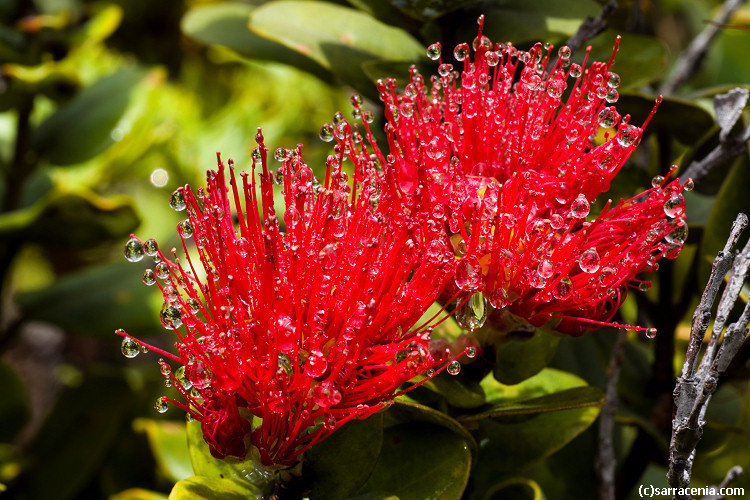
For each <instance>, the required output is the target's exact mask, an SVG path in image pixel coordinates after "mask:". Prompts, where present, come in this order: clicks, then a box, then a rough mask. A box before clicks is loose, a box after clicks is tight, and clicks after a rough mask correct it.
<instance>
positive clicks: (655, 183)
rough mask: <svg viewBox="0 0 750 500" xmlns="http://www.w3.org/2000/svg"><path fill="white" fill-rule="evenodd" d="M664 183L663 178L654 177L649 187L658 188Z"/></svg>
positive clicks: (659, 176)
mask: <svg viewBox="0 0 750 500" xmlns="http://www.w3.org/2000/svg"><path fill="white" fill-rule="evenodd" d="M663 182H664V177H662V176H661V175H656V176H654V177H653V178H652V179H651V187H659V186H661V185H662V183H663Z"/></svg>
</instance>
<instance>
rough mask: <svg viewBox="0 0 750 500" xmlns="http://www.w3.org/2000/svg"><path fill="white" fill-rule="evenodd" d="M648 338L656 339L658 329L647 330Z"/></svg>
mask: <svg viewBox="0 0 750 500" xmlns="http://www.w3.org/2000/svg"><path fill="white" fill-rule="evenodd" d="M646 337H648V338H650V339H652V338H654V337H656V328H648V329H647V330H646Z"/></svg>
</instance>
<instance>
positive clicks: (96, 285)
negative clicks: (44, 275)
mask: <svg viewBox="0 0 750 500" xmlns="http://www.w3.org/2000/svg"><path fill="white" fill-rule="evenodd" d="M142 272H143V267H139V266H138V265H133V264H130V263H122V264H107V265H103V266H97V267H92V268H89V269H86V270H85V271H82V272H79V273H76V274H72V275H69V276H65V277H64V278H61V279H59V280H58V281H57V282H55V283H54V284H53V285H51V286H49V287H47V288H44V289H42V290H37V291H33V292H25V293H21V294H19V295H18V296H17V297H16V300H17V302H18V305H19V307H20V308H21V312H22V314H23V315H24V317H25V318H26V319H35V320H40V321H46V322H49V323H53V324H55V325H58V326H60V327H61V328H63V329H64V330H65V331H67V332H69V333H76V334H82V335H93V336H105V337H106V338H111V339H112V340H113V341H114V340H115V336H114V333H113V332H114V331H115V330H116V329H117V328H124V329H125V330H127V331H133V332H136V331H141V332H143V331H160V330H162V326H161V325H160V324H159V309H160V307H161V303H162V299H161V295H160V294H159V293H158V290H156V291H154V290H152V289H150V288H147V287H146V286H145V285H144V284H143V283H142V282H141V273H142Z"/></svg>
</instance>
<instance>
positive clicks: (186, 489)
mask: <svg viewBox="0 0 750 500" xmlns="http://www.w3.org/2000/svg"><path fill="white" fill-rule="evenodd" d="M253 498H255V499H257V500H262V499H263V498H264V496H263V493H262V492H261V491H260V490H259V489H258V488H256V487H255V486H253V485H252V484H250V483H248V482H247V481H243V480H242V479H222V478H218V477H205V476H194V477H190V478H187V479H183V480H182V481H180V482H179V483H177V484H175V485H174V488H172V492H171V493H170V494H169V500H198V499H205V500H232V499H236V500H249V499H253Z"/></svg>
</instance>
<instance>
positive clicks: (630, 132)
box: [617, 125, 640, 148]
mask: <svg viewBox="0 0 750 500" xmlns="http://www.w3.org/2000/svg"><path fill="white" fill-rule="evenodd" d="M639 139H640V129H639V128H638V127H634V126H633V125H625V126H624V127H622V128H621V129H620V130H619V131H618V132H617V143H618V144H619V145H620V146H622V147H624V148H626V147H628V146H632V145H633V144H636V143H637V141H638V140H639Z"/></svg>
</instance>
